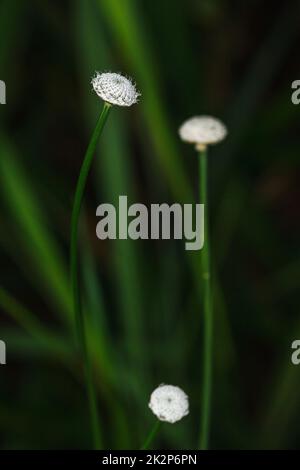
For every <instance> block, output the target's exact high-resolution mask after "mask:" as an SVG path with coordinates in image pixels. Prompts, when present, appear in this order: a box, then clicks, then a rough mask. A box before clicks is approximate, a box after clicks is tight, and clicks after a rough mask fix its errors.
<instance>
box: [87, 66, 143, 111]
mask: <svg viewBox="0 0 300 470" xmlns="http://www.w3.org/2000/svg"><path fill="white" fill-rule="evenodd" d="M92 85H93V88H94V90H95V92H96V93H97V95H98V96H99V97H100V98H101V99H102V100H104V101H106V102H107V103H110V104H114V105H117V106H131V105H133V104H135V103H137V100H138V97H139V96H140V93H138V92H137V90H136V87H135V85H134V84H133V83H132V82H131V80H129V79H128V78H126V77H124V76H123V75H120V74H118V73H110V72H106V73H99V72H97V73H96V75H95V77H94V78H93V79H92Z"/></svg>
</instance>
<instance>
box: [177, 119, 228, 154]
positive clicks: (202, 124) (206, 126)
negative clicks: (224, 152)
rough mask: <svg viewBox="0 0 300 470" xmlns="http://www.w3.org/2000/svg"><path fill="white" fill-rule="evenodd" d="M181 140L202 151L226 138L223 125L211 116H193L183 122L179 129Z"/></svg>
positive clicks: (225, 130)
mask: <svg viewBox="0 0 300 470" xmlns="http://www.w3.org/2000/svg"><path fill="white" fill-rule="evenodd" d="M179 135H180V137H181V139H182V140H184V141H185V142H189V143H192V144H196V148H197V149H200V150H201V149H203V148H205V147H206V146H207V145H209V144H216V143H218V142H221V141H222V140H223V139H225V137H226V136H227V129H226V127H225V126H224V124H223V123H222V122H221V121H220V120H219V119H216V118H213V117H211V116H195V117H192V118H191V119H188V120H187V121H185V122H184V123H183V124H182V126H181V127H180V129H179Z"/></svg>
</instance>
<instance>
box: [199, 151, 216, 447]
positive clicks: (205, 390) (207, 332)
mask: <svg viewBox="0 0 300 470" xmlns="http://www.w3.org/2000/svg"><path fill="white" fill-rule="evenodd" d="M199 171H200V175H199V182H200V202H201V203H202V204H204V205H205V208H204V210H205V218H204V246H203V248H202V251H201V264H202V285H203V313H204V318H203V319H204V338H203V377H202V396H201V424H200V441H199V446H200V449H202V450H205V449H208V446H209V434H210V419H211V392H212V366H213V365H212V352H213V349H212V346H213V312H212V302H211V280H210V275H211V273H210V240H209V217H208V214H209V212H208V190H207V180H208V171H207V150H206V149H205V150H201V151H200V152H199Z"/></svg>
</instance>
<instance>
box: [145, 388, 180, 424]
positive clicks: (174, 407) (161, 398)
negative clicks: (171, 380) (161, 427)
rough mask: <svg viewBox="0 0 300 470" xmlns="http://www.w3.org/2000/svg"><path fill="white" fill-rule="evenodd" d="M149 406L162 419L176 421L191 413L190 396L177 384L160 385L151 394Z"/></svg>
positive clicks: (169, 421)
mask: <svg viewBox="0 0 300 470" xmlns="http://www.w3.org/2000/svg"><path fill="white" fill-rule="evenodd" d="M149 408H150V409H151V410H152V412H153V413H154V414H155V415H156V416H157V418H158V419H159V420H160V421H166V422H168V423H176V421H180V420H181V419H182V418H183V417H184V416H186V415H187V414H188V413H189V400H188V396H187V395H186V394H185V393H184V391H183V390H181V388H179V387H176V386H175V385H164V384H162V385H160V386H159V387H157V388H156V389H155V390H154V391H153V392H152V394H151V397H150V402H149Z"/></svg>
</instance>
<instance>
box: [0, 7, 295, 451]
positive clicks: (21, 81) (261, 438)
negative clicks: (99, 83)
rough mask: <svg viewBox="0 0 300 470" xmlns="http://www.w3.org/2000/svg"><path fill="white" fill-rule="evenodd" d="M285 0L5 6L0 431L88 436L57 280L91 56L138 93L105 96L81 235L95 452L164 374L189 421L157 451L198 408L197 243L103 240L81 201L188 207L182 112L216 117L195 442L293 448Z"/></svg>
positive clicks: (115, 440)
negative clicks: (208, 413)
mask: <svg viewBox="0 0 300 470" xmlns="http://www.w3.org/2000/svg"><path fill="white" fill-rule="evenodd" d="M299 10H300V9H299V2H298V1H289V2H277V1H272V2H262V1H259V0H252V1H250V0H248V1H243V2H241V1H239V2H238V1H229V0H202V1H196V0H185V1H183V0H152V1H150V0H149V1H148V0H139V1H137V0H136V1H134V0H74V1H62V0H60V1H53V0H51V1H50V0H43V1H39V0H31V1H22V0H2V1H0V79H1V80H5V82H6V85H7V104H6V105H1V107H0V190H1V201H0V308H1V323H0V338H1V339H3V340H5V341H6V344H7V365H6V366H1V368H0V445H1V448H3V449H27V448H31V449H40V448H41V449H44V448H51V449H57V448H90V447H91V436H90V430H89V420H88V411H87V402H86V397H85V390H84V386H83V376H82V369H81V365H80V361H79V359H78V355H77V354H76V351H75V348H74V341H73V328H72V324H73V320H72V319H73V316H72V308H71V297H70V289H69V275H68V244H69V225H70V213H71V207H72V197H73V194H74V189H75V184H76V179H77V176H78V173H79V169H80V165H81V162H82V159H83V155H84V151H85V149H86V146H87V143H88V140H89V137H90V134H91V132H92V129H93V126H94V124H95V122H96V119H97V116H98V114H99V112H100V110H101V107H102V103H101V102H100V101H99V99H98V98H97V96H96V95H95V94H94V93H93V92H92V89H91V85H90V80H91V77H92V75H93V74H94V71H95V70H99V71H108V70H111V71H117V72H122V73H124V74H128V75H130V76H132V77H133V79H134V80H135V81H136V83H137V86H138V89H139V90H140V91H141V92H142V97H141V99H140V103H139V104H138V105H137V106H134V107H132V108H130V109H121V108H114V109H113V110H112V114H111V116H110V119H109V122H108V124H107V127H106V129H105V132H104V134H103V139H102V140H101V143H100V145H99V152H98V155H97V157H96V159H95V162H94V166H93V170H92V173H91V177H90V179H89V184H88V190H87V193H86V198H85V207H84V215H83V220H84V224H82V233H81V240H82V244H81V255H82V272H83V281H84V292H85V305H86V315H87V316H88V317H89V321H90V328H89V344H90V347H91V349H92V352H93V358H94V365H95V377H96V379H97V384H98V396H99V405H100V411H101V426H102V429H103V434H104V441H103V446H104V447H105V448H138V447H139V446H140V444H141V443H142V441H143V440H144V437H145V435H146V434H147V433H148V431H149V429H150V428H151V426H152V425H153V423H154V417H153V415H152V414H151V412H150V411H149V409H148V407H147V404H148V401H149V395H150V393H151V391H152V390H153V389H154V388H155V387H156V386H157V385H158V384H160V383H161V382H165V383H171V384H176V385H179V386H181V387H182V388H183V389H184V390H185V391H186V393H188V395H189V397H190V415H189V416H188V417H187V418H185V419H184V420H183V421H182V422H180V423H178V424H177V425H173V426H172V425H165V426H164V427H163V429H162V432H161V433H160V435H159V437H158V439H157V440H156V442H155V444H154V445H155V447H157V448H176V449H183V448H185V449H192V448H195V447H196V444H197V435H198V430H199V421H200V413H201V409H200V407H199V403H200V390H201V383H200V381H201V372H202V366H201V353H202V308H201V291H200V286H199V267H200V263H199V253H192V252H186V251H185V250H184V244H183V242H181V241H160V242H151V241H143V242H131V241H120V242H118V241H116V242H114V241H111V242H100V241H99V240H97V238H96V234H95V228H96V223H97V219H96V216H95V212H96V207H97V206H98V205H99V204H100V203H101V202H111V203H116V201H117V199H118V196H119V195H120V194H126V195H128V196H129V198H130V201H132V202H134V201H138V202H143V203H145V204H148V205H149V204H151V203H154V202H168V203H173V202H194V201H196V200H197V197H198V196H197V195H198V190H197V185H198V182H197V159H196V155H195V152H194V150H193V148H192V146H188V145H185V144H183V143H182V142H180V140H179V138H178V134H177V129H178V127H179V125H180V124H181V123H182V122H183V121H184V120H185V119H187V118H188V117H190V116H192V115H195V114H212V115H214V116H216V117H219V118H221V119H222V120H223V121H224V122H225V123H226V125H227V126H228V129H229V136H228V139H227V140H226V141H225V142H224V143H223V144H221V145H219V146H217V147H215V148H213V149H211V151H210V155H209V171H210V207H209V208H210V215H211V220H210V222H211V231H212V255H213V268H214V286H213V299H214V313H215V346H214V388H213V415H212V435H211V448H225V449H227V448H233V449H238V448H242V449H253V448H299V442H300V429H299V418H300V403H299V399H298V397H299V387H300V369H299V370H298V369H297V367H295V366H292V365H291V362H290V354H291V349H290V345H291V342H292V341H293V340H294V339H297V338H299V335H300V317H299V315H300V311H299V301H298V298H299V283H300V269H299V257H300V251H299V229H300V223H299V175H300V166H299V154H300V142H299V114H300V107H297V106H294V105H293V104H292V103H291V83H292V81H293V80H296V79H300V71H299Z"/></svg>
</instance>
